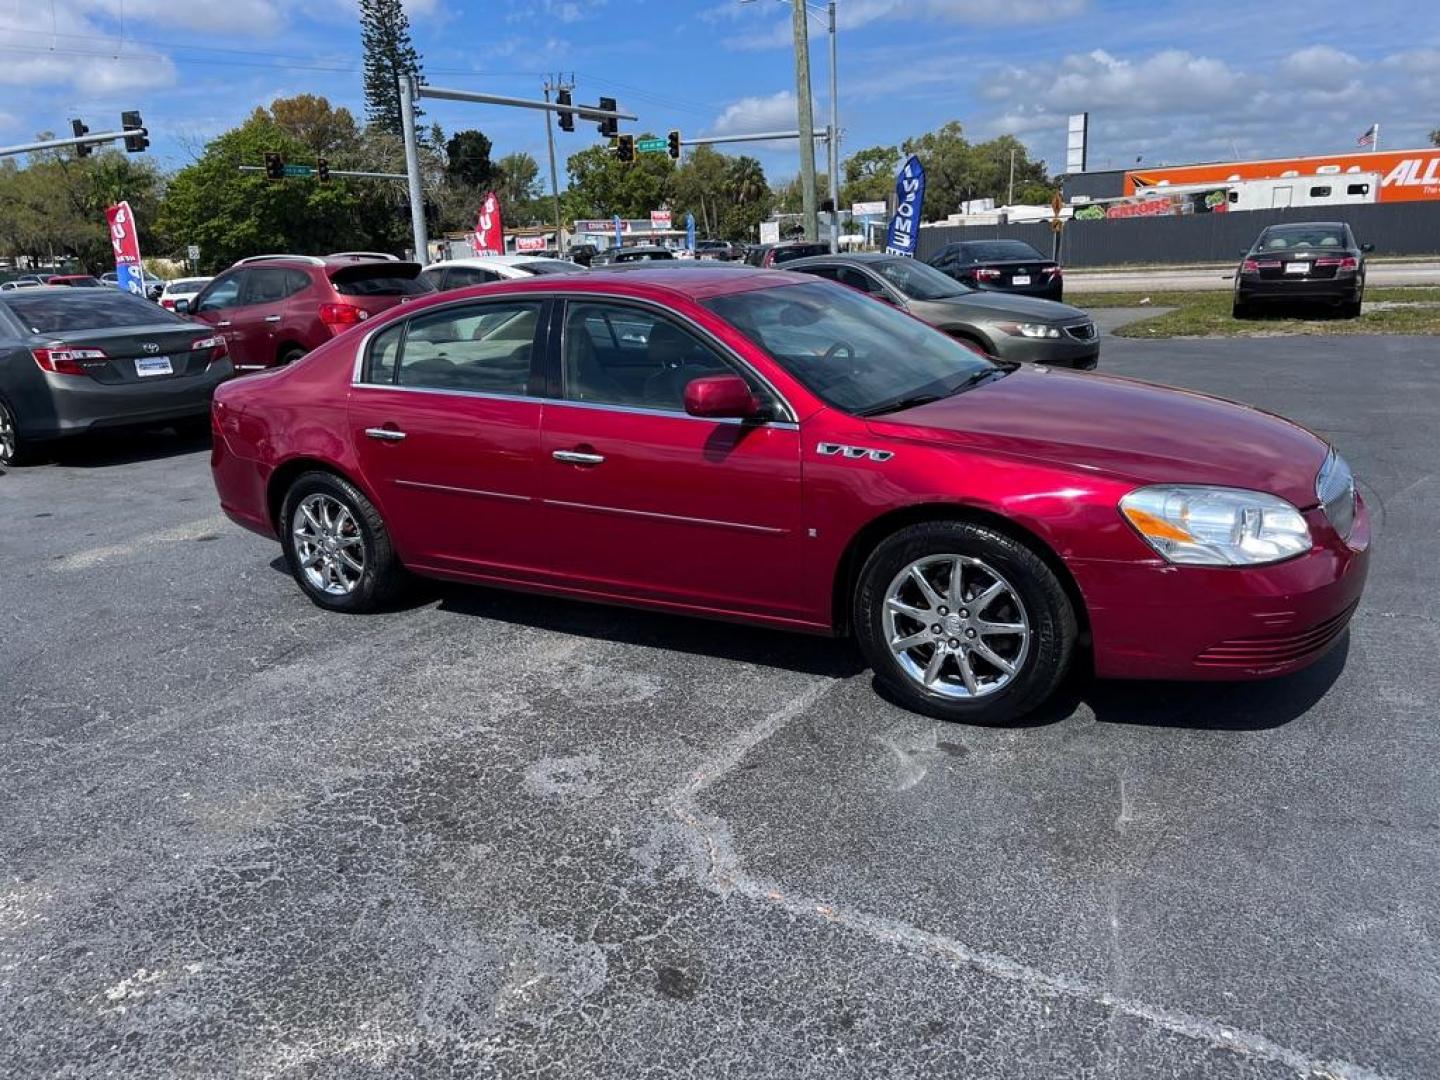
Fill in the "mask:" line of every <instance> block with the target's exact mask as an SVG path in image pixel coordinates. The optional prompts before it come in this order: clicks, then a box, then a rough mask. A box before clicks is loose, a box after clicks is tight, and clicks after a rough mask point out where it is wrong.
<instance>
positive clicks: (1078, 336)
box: [1065, 322, 1095, 341]
mask: <svg viewBox="0 0 1440 1080" xmlns="http://www.w3.org/2000/svg"><path fill="white" fill-rule="evenodd" d="M1065 333H1067V334H1069V335H1070V336H1071V337H1072V338H1074V339H1075V340H1076V341H1092V340H1094V338H1095V324H1094V323H1093V322H1082V323H1076V324H1075V325H1074V326H1067V327H1065Z"/></svg>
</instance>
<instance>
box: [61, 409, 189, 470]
mask: <svg viewBox="0 0 1440 1080" xmlns="http://www.w3.org/2000/svg"><path fill="white" fill-rule="evenodd" d="M209 449H210V423H209V420H208V419H205V420H201V421H197V422H195V423H193V424H183V425H181V426H179V427H157V428H144V429H139V430H132V431H103V432H90V433H88V434H85V435H80V436H77V437H75V438H73V439H65V440H63V441H60V442H57V443H54V444H53V445H51V446H49V447H46V448H45V451H44V461H45V462H47V463H50V464H55V465H62V466H65V467H66V468H71V469H103V468H108V467H109V466H112V465H132V464H135V463H137V462H141V461H158V460H160V459H162V458H168V457H179V456H180V455H182V454H193V453H196V452H197V451H201V450H209Z"/></svg>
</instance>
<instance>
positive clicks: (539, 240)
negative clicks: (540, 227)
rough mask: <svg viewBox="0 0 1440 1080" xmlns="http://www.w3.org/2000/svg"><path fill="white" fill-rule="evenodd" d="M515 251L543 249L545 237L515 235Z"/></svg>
mask: <svg viewBox="0 0 1440 1080" xmlns="http://www.w3.org/2000/svg"><path fill="white" fill-rule="evenodd" d="M515 250H516V251H544V250H545V237H543V236H517V237H515Z"/></svg>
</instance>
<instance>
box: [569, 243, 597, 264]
mask: <svg viewBox="0 0 1440 1080" xmlns="http://www.w3.org/2000/svg"><path fill="white" fill-rule="evenodd" d="M599 250H600V249H599V248H598V247H596V246H595V245H594V244H571V245H570V249H569V250H568V251H567V252H566V253H565V254H566V257H567V258H569V260H570V261H571V262H577V263H579V264H580V265H581V266H589V265H590V260H591V259H593V258H594V257H595V254H596V252H598V251H599Z"/></svg>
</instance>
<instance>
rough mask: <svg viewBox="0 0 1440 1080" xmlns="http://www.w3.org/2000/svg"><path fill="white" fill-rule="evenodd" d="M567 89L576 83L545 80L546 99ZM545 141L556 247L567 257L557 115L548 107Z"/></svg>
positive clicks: (571, 88)
mask: <svg viewBox="0 0 1440 1080" xmlns="http://www.w3.org/2000/svg"><path fill="white" fill-rule="evenodd" d="M560 89H567V90H573V89H574V85H573V84H572V85H570V86H563V83H562V80H561V78H560V77H559V76H558V75H557V76H556V77H555V82H554V83H552V82H550V80H549V79H546V80H545V100H546V102H549V100H550V91H551V90H560ZM545 142H546V144H547V145H548V146H549V148H550V197H551V198H552V199H554V200H555V248H556V250H557V251H558V252H559V253H560V257H561V258H562V259H563V258H564V257H565V226H564V224H563V223H562V222H561V219H560V174H559V173H558V172H557V171H556V169H555V117H554V114H553V113H551V112H550V111H549V110H548V109H547V110H546V112H545Z"/></svg>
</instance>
